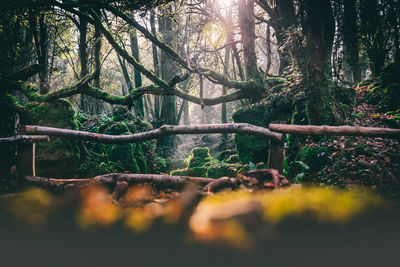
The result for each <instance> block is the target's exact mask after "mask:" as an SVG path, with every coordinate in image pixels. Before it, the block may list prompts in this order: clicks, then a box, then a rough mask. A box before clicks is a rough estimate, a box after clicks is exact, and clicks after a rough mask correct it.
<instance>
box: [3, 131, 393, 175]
mask: <svg viewBox="0 0 400 267" xmlns="http://www.w3.org/2000/svg"><path fill="white" fill-rule="evenodd" d="M206 133H240V134H249V135H254V136H260V137H267V138H269V140H270V145H269V152H268V167H269V168H271V169H276V170H278V171H279V173H282V171H283V167H284V158H285V149H284V144H285V141H284V135H283V134H284V133H289V134H300V135H324V136H368V137H384V138H400V129H390V128H374V127H359V126H326V125H323V126H316V125H287V124H283V123H271V124H270V125H269V129H268V128H264V127H260V126H255V125H251V124H247V123H231V124H206V125H164V126H162V127H160V128H158V129H155V130H151V131H147V132H141V133H135V134H131V135H107V134H98V133H92V132H85V131H76V130H68V129H59V128H53V127H43V126H35V125H22V126H19V127H18V132H17V134H16V135H15V136H13V137H5V138H0V144H2V143H15V144H17V147H18V148H17V155H18V160H17V169H18V173H19V178H20V179H25V177H26V176H35V143H38V142H49V141H50V137H60V138H66V139H71V140H81V141H92V142H101V143H108V144H125V143H133V142H139V141H146V140H151V139H156V138H160V137H162V136H167V135H176V134H206Z"/></svg>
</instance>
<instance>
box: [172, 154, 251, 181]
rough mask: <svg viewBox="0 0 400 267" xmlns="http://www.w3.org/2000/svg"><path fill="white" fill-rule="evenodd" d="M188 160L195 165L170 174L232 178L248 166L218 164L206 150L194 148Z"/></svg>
mask: <svg viewBox="0 0 400 267" xmlns="http://www.w3.org/2000/svg"><path fill="white" fill-rule="evenodd" d="M188 159H190V162H193V160H195V163H196V164H195V165H194V166H192V165H191V164H190V162H189V166H188V167H186V168H184V169H178V170H173V171H172V172H171V173H170V174H171V175H182V176H186V175H187V176H196V177H208V178H220V177H224V176H228V177H234V176H235V175H236V174H237V173H238V171H239V170H241V169H243V168H246V166H248V165H243V164H239V163H235V164H227V163H222V162H219V161H218V160H216V159H214V158H212V157H211V156H210V154H209V150H208V148H194V149H193V150H192V153H191V155H190V156H189V157H188Z"/></svg>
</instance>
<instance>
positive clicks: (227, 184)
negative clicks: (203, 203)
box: [202, 177, 239, 192]
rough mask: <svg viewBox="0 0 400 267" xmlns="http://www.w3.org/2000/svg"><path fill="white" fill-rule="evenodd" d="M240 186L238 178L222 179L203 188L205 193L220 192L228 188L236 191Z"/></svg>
mask: <svg viewBox="0 0 400 267" xmlns="http://www.w3.org/2000/svg"><path fill="white" fill-rule="evenodd" d="M238 186H239V181H238V179H236V178H229V177H221V178H218V179H215V180H214V181H212V182H210V183H208V184H207V185H205V186H204V187H203V189H202V190H203V192H218V191H221V190H223V189H226V188H231V189H235V188H237V187H238Z"/></svg>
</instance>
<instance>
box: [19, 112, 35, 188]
mask: <svg viewBox="0 0 400 267" xmlns="http://www.w3.org/2000/svg"><path fill="white" fill-rule="evenodd" d="M21 129H22V127H20V122H19V116H18V114H17V115H16V117H15V131H16V134H17V135H20V134H23V131H22V130H21ZM16 154H17V174H18V177H17V179H18V182H19V183H21V184H23V183H24V182H25V176H35V175H36V171H35V143H24V142H21V143H20V144H17V148H16Z"/></svg>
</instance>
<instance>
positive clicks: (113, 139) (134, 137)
mask: <svg viewBox="0 0 400 267" xmlns="http://www.w3.org/2000/svg"><path fill="white" fill-rule="evenodd" d="M21 132H22V133H25V134H28V135H33V134H45V135H49V136H56V137H63V138H68V139H75V140H84V141H94V142H100V143H107V144H126V143H133V142H138V141H146V140H151V139H156V138H160V137H163V136H169V135H176V134H205V133H242V134H249V135H255V136H261V137H268V138H273V139H276V140H281V139H282V134H279V133H275V132H271V131H270V130H268V129H266V128H263V127H260V126H255V125H251V124H247V123H228V124H200V125H163V126H161V127H160V128H158V129H155V130H151V131H147V132H141V133H135V134H130V135H108V134H99V133H91V132H84V131H76V130H67V129H59V128H52V127H44V126H34V125H24V126H21Z"/></svg>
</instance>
